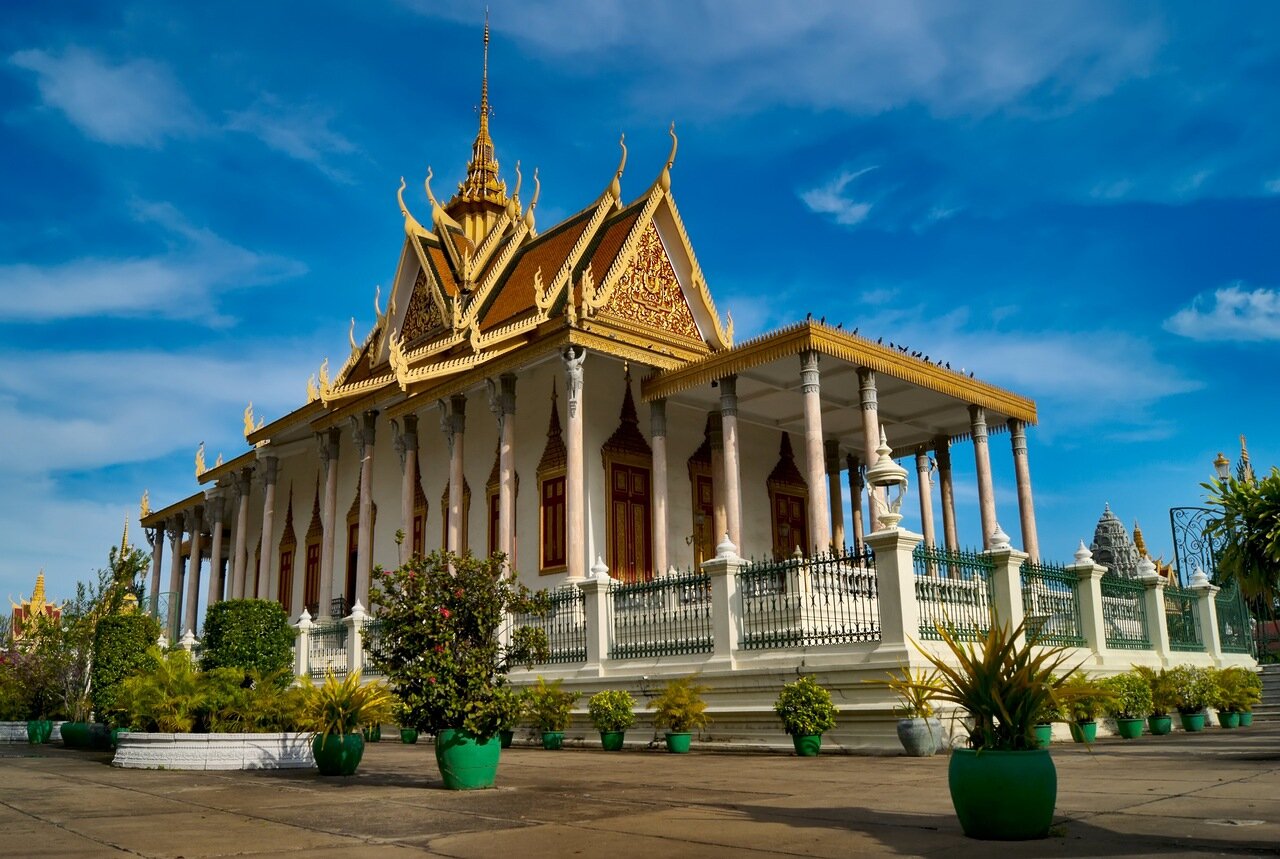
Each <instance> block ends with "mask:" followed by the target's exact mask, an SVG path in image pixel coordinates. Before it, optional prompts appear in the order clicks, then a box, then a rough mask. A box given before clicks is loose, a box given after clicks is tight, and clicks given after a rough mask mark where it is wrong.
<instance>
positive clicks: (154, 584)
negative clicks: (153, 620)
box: [148, 522, 165, 617]
mask: <svg viewBox="0 0 1280 859" xmlns="http://www.w3.org/2000/svg"><path fill="white" fill-rule="evenodd" d="M164 536H165V535H164V523H163V522H161V523H160V524H159V525H157V526H156V527H155V530H154V531H153V532H152V534H151V593H150V594H149V595H148V598H149V599H150V600H151V615H152V617H156V616H157V612H159V610H160V565H161V564H163V563H164Z"/></svg>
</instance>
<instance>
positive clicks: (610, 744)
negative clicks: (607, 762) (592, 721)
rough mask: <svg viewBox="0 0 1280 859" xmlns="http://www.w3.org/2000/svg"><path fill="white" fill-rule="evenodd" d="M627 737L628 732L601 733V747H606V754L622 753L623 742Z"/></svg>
mask: <svg viewBox="0 0 1280 859" xmlns="http://www.w3.org/2000/svg"><path fill="white" fill-rule="evenodd" d="M626 736H627V732H626V731H601V732H600V745H602V746H604V750H605V751H606V752H620V751H622V741H623V739H624V738H625V737H626Z"/></svg>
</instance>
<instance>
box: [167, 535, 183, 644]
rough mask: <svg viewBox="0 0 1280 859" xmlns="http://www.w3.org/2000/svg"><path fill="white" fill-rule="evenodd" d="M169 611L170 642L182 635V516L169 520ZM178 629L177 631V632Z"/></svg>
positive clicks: (168, 632) (168, 634)
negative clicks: (179, 627)
mask: <svg viewBox="0 0 1280 859" xmlns="http://www.w3.org/2000/svg"><path fill="white" fill-rule="evenodd" d="M169 551H170V553H171V554H170V558H169V612H168V616H167V617H166V618H165V634H166V635H167V636H169V641H170V643H172V642H175V641H177V640H178V638H179V637H180V636H181V635H182V630H180V629H178V628H177V627H178V621H179V620H180V619H181V617H182V615H181V614H180V611H181V609H182V517H181V516H174V517H173V518H171V519H170V520H169ZM175 630H176V632H175Z"/></svg>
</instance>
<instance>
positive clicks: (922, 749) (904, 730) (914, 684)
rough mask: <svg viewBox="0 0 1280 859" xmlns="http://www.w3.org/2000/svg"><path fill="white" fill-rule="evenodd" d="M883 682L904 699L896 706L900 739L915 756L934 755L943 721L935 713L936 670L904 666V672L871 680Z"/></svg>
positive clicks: (905, 747) (904, 746) (936, 692)
mask: <svg viewBox="0 0 1280 859" xmlns="http://www.w3.org/2000/svg"><path fill="white" fill-rule="evenodd" d="M868 682H874V683H877V684H880V683H883V684H884V685H885V686H887V687H889V689H890V690H891V691H893V692H894V693H896V694H897V696H898V700H899V701H900V702H901V703H900V704H899V705H898V706H897V707H895V708H894V713H896V714H897V716H898V725H897V732H898V742H900V743H902V748H903V750H904V751H906V753H907V754H908V755H910V756H912V757H917V758H927V757H930V756H931V755H935V754H937V752H938V749H939V748H941V746H942V742H943V739H944V738H943V734H942V722H941V721H939V720H938V719H937V718H935V717H934V712H935V710H934V706H933V701H934V698H936V697H937V694H938V688H939V687H938V675H937V672H930V671H925V670H924V669H923V668H918V669H916V670H915V671H914V672H912V671H910V670H908V669H906V668H904V669H902V676H901V677H899V676H896V675H893V674H890V675H889V679H888V680H884V681H881V680H876V681H868Z"/></svg>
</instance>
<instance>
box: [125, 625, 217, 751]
mask: <svg viewBox="0 0 1280 859" xmlns="http://www.w3.org/2000/svg"><path fill="white" fill-rule="evenodd" d="M148 656H149V657H150V659H151V660H153V664H154V667H153V668H152V669H151V670H150V671H149V672H146V673H139V674H134V675H133V676H131V677H129V678H128V679H127V680H125V681H124V683H123V684H122V685H121V689H120V694H119V695H118V696H117V698H116V706H117V707H118V709H120V710H122V711H124V713H125V718H124V720H123V721H124V723H125V724H127V725H129V727H131V728H136V729H141V730H144V731H163V732H173V733H186V732H188V731H191V730H192V729H193V728H194V727H195V726H196V721H197V719H198V718H199V717H200V716H201V715H202V713H203V711H204V708H205V704H206V701H207V697H206V695H205V693H204V689H203V688H202V684H201V679H200V672H199V671H197V670H196V667H195V664H194V663H193V662H192V661H191V654H190V653H188V652H187V651H185V650H174V651H172V652H170V653H163V652H161V650H160V648H158V647H154V646H153V647H152V648H151V649H150V650H149V651H148Z"/></svg>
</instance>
